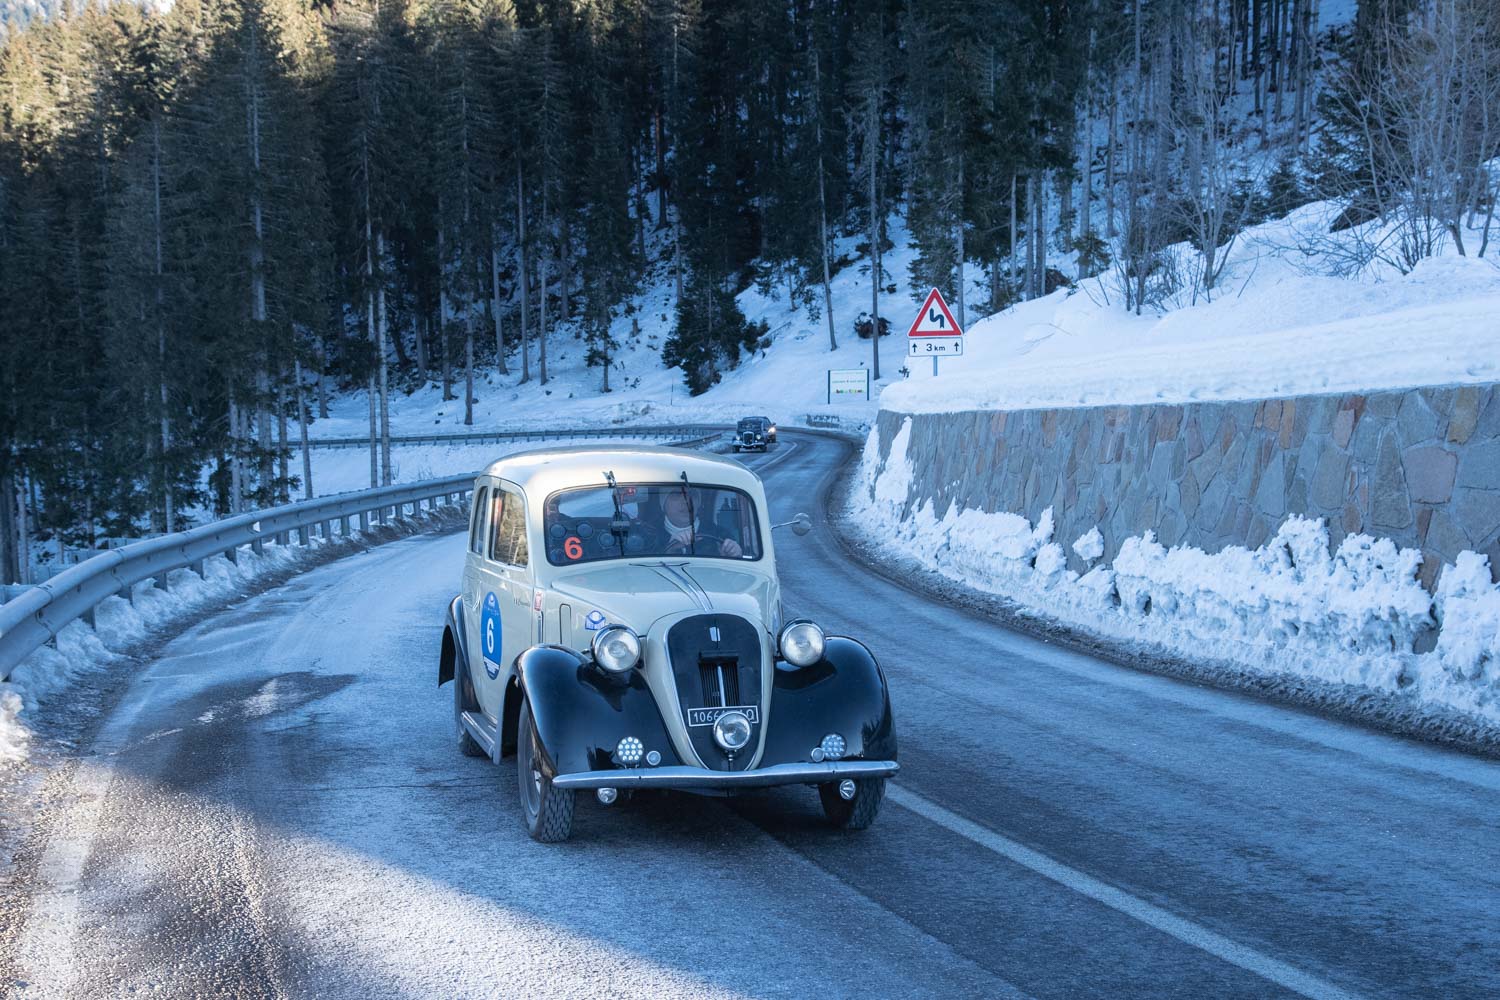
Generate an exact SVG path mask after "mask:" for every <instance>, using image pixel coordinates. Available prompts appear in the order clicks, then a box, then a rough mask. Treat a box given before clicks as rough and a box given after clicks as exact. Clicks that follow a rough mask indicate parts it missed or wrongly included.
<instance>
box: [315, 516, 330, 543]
mask: <svg viewBox="0 0 1500 1000" xmlns="http://www.w3.org/2000/svg"><path fill="white" fill-rule="evenodd" d="M331 534H333V523H332V522H331V521H319V522H318V535H319V537H321V538H322V539H323V541H325V542H326V541H328V536H329V535H331Z"/></svg>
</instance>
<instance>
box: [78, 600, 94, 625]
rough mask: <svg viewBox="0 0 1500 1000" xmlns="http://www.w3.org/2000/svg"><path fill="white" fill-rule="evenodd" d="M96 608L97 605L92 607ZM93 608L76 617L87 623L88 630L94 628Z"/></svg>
mask: <svg viewBox="0 0 1500 1000" xmlns="http://www.w3.org/2000/svg"><path fill="white" fill-rule="evenodd" d="M97 607H98V605H95V606H94V608H97ZM94 608H89V609H88V610H87V611H85V612H84V613H83V614H81V615H79V616H78V617H79V618H82V619H83V620H84V621H85V622H87V623H88V626H89V628H93V627H94Z"/></svg>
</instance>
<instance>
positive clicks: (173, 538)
mask: <svg viewBox="0 0 1500 1000" xmlns="http://www.w3.org/2000/svg"><path fill="white" fill-rule="evenodd" d="M631 430H632V431H633V433H631V434H627V433H625V432H624V431H621V433H619V434H618V435H609V436H619V437H626V436H632V437H646V436H649V437H671V438H676V440H674V441H673V442H672V443H673V444H674V445H677V446H686V445H692V444H697V443H700V442H702V441H705V440H709V439H712V438H715V437H718V436H719V435H720V434H722V433H723V431H724V428H723V427H716V426H711V425H707V424H694V425H686V426H679V427H655V428H632V429H631ZM551 433H552V434H554V435H555V434H556V433H557V432H551ZM567 433H569V434H572V435H574V436H580V437H594V436H598V435H596V433H595V432H594V431H581V432H579V431H570V432H567ZM518 436H519V435H511V436H507V437H498V438H494V440H516V439H517V437H518ZM533 439H535V438H533ZM523 440H524V438H523ZM362 443H363V444H364V445H368V444H369V442H368V441H364V442H362ZM473 487H474V473H472V472H467V473H464V474H463V475H459V476H447V477H445V478H442V479H428V480H425V481H423V482H420V483H409V484H405V485H398V486H383V487H380V488H378V489H372V490H361V491H359V492H355V493H342V494H338V495H336V496H331V497H320V498H318V499H315V500H304V501H302V502H300V503H293V504H286V505H284V506H281V507H270V508H267V509H265V510H259V511H252V512H250V513H248V514H240V515H237V516H235V517H229V518H225V519H224V520H222V521H214V522H212V523H211V524H205V525H202V526H200V527H197V528H192V529H190V530H188V531H179V532H176V533H175V534H171V535H159V536H157V537H155V538H148V539H144V540H142V541H139V542H131V543H130V544H129V545H122V546H121V547H119V548H117V549H112V550H110V551H108V552H103V553H100V554H99V555H97V556H94V557H92V558H90V559H86V560H84V561H83V562H81V563H78V564H77V565H75V566H70V567H68V568H67V569H65V570H63V571H62V572H60V573H58V574H57V575H56V576H54V577H52V578H51V579H49V580H47V581H46V582H45V583H40V584H37V585H36V586H34V587H27V588H24V589H21V590H20V591H19V593H16V594H15V596H14V597H13V599H11V600H9V601H8V602H6V603H4V604H0V681H3V680H7V679H9V677H10V673H11V671H12V670H14V669H15V668H16V666H17V665H18V664H19V663H20V662H21V661H22V660H24V659H25V658H26V657H28V656H30V655H31V653H32V652H33V651H35V650H36V649H37V648H38V647H40V646H42V645H43V644H45V643H47V642H48V641H50V640H52V639H54V638H56V637H57V634H58V632H60V631H62V629H63V628H64V627H65V626H67V625H68V624H70V623H72V622H73V621H76V620H77V619H79V618H86V619H91V618H92V615H93V611H94V609H95V608H96V607H98V605H99V603H100V602H101V601H103V600H105V599H106V598H109V597H112V596H114V595H116V594H123V595H125V596H128V595H129V594H130V592H131V588H133V587H134V586H135V585H136V584H138V583H140V582H142V581H144V580H150V579H154V580H155V581H156V583H157V585H158V586H161V587H165V586H166V579H167V574H168V573H170V572H172V571H173V570H178V569H187V568H189V567H191V568H193V569H195V570H196V571H197V572H198V573H199V575H200V576H201V575H202V573H203V560H205V559H207V558H209V557H210V556H217V555H225V556H228V557H229V559H230V560H231V561H233V560H235V559H237V558H238V553H239V550H240V548H241V547H242V546H246V545H249V546H251V547H252V549H254V550H255V551H257V552H259V551H260V550H261V549H262V547H263V546H264V544H265V542H266V540H267V539H274V540H276V541H278V542H280V543H282V544H285V543H286V542H287V540H288V539H289V538H290V536H291V534H292V533H293V532H295V533H296V534H297V536H298V540H299V542H300V543H301V544H302V545H308V544H310V542H311V538H312V533H313V531H314V530H317V531H318V533H319V535H320V536H321V537H323V538H330V537H332V536H333V522H335V521H337V522H339V525H340V528H341V533H342V534H343V535H349V534H350V532H351V528H350V523H349V522H350V519H351V518H355V517H357V518H358V519H359V527H360V530H361V531H363V530H367V529H368V528H369V526H370V519H371V518H372V517H374V518H375V519H376V520H378V521H379V522H381V523H384V522H385V520H386V514H387V512H390V513H391V515H392V516H393V517H396V518H402V517H405V516H406V510H407V508H408V507H410V508H411V512H412V515H413V516H415V514H416V512H417V510H418V509H419V508H420V507H421V505H422V504H424V503H425V504H426V505H427V507H428V509H429V510H431V509H435V508H436V507H438V506H442V505H446V504H456V503H462V502H463V501H464V500H465V498H466V497H467V496H468V494H469V493H470V492H471V491H472V490H473ZM6 593H7V594H11V593H14V590H13V589H9V588H8V589H7V590H6Z"/></svg>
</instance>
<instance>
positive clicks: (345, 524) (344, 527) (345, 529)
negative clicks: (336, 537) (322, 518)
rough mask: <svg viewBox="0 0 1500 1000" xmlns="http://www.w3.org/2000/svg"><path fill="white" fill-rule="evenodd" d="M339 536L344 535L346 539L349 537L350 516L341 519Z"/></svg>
mask: <svg viewBox="0 0 1500 1000" xmlns="http://www.w3.org/2000/svg"><path fill="white" fill-rule="evenodd" d="M339 534H341V535H343V536H344V537H345V538H348V537H349V515H348V514H345V515H344V516H343V517H341V518H339Z"/></svg>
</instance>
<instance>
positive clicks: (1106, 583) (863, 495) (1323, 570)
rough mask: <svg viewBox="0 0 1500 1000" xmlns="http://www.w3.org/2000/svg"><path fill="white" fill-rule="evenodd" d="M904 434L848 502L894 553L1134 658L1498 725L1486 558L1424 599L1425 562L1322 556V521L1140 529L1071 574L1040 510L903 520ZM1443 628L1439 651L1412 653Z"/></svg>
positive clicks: (1387, 550)
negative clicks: (1208, 541) (1244, 537)
mask: <svg viewBox="0 0 1500 1000" xmlns="http://www.w3.org/2000/svg"><path fill="white" fill-rule="evenodd" d="M910 425H911V421H910V420H907V421H904V422H903V424H902V427H901V430H900V431H899V432H898V433H897V435H896V436H895V437H894V438H893V439H892V442H891V451H890V455H889V457H888V459H887V460H886V461H885V462H884V463H881V462H880V461H879V459H878V454H877V443H876V440H875V437H874V435H872V436H871V440H870V442H869V443H868V444H867V445H866V449H865V458H864V462H863V465H862V469H861V473H862V480H861V482H859V483H857V484H856V488H855V490H854V491H853V496H852V498H851V508H852V509H851V511H850V514H851V515H852V516H853V517H854V518H855V519H856V520H857V521H859V522H860V523H861V524H863V525H864V526H866V528H867V529H868V537H870V538H871V539H876V540H879V543H880V544H883V545H885V546H888V547H889V549H890V550H891V551H892V552H893V554H895V555H898V556H902V557H906V558H910V559H914V560H918V561H920V562H921V563H923V564H925V565H928V566H931V567H932V568H934V569H935V570H937V571H938V572H939V573H941V574H943V575H944V576H946V577H948V578H950V579H953V580H956V581H958V582H960V583H963V584H965V585H968V586H971V587H974V588H975V589H977V590H981V591H984V592H988V593H992V594H998V595H1001V596H1004V597H1005V598H1007V599H1009V600H1011V601H1013V602H1015V603H1016V604H1018V605H1019V606H1021V607H1023V608H1025V609H1026V610H1028V611H1029V612H1030V613H1033V614H1035V615H1037V616H1039V617H1042V618H1045V619H1048V620H1053V621H1057V622H1060V623H1062V624H1064V625H1067V626H1069V627H1071V628H1074V629H1078V630H1080V631H1081V632H1084V633H1086V634H1089V635H1092V636H1095V637H1097V638H1102V639H1106V640H1109V641H1112V642H1115V643H1123V644H1124V645H1126V646H1127V647H1128V648H1134V649H1140V650H1145V651H1150V652H1155V653H1159V654H1166V655H1170V656H1174V657H1181V658H1184V659H1188V660H1190V661H1192V662H1195V663H1197V662H1201V661H1202V659H1203V650H1205V649H1212V650H1213V651H1214V656H1215V657H1216V658H1217V659H1218V660H1220V661H1222V663H1223V664H1224V665H1227V666H1229V667H1231V668H1232V669H1236V670H1239V671H1242V672H1248V673H1255V674H1266V675H1288V674H1289V675H1295V676H1300V677H1305V678H1310V679H1314V680H1317V681H1322V682H1330V683H1334V684H1344V685H1351V686H1353V687H1354V688H1355V689H1358V690H1363V691H1370V690H1373V691H1378V692H1382V693H1384V694H1387V695H1398V694H1399V696H1401V697H1403V698H1409V699H1414V700H1416V701H1418V702H1420V703H1422V704H1424V705H1429V706H1435V707H1440V708H1443V709H1453V710H1457V711H1460V712H1464V713H1468V714H1471V715H1474V716H1477V717H1479V718H1482V719H1485V720H1487V721H1489V722H1493V723H1500V586H1497V585H1495V584H1493V583H1491V582H1490V571H1489V564H1488V561H1487V559H1486V558H1485V557H1484V556H1482V555H1476V554H1475V553H1472V552H1465V553H1463V554H1462V555H1460V556H1459V558H1458V560H1457V564H1456V565H1454V566H1449V567H1447V568H1446V569H1445V570H1444V572H1443V574H1442V578H1441V583H1440V586H1439V588H1438V592H1437V594H1436V595H1432V594H1429V593H1427V591H1426V590H1424V589H1423V588H1422V586H1421V585H1420V584H1419V583H1418V582H1417V569H1418V567H1419V565H1420V563H1421V553H1420V552H1419V551H1417V550H1415V549H1402V548H1398V547H1397V546H1396V545H1395V544H1394V543H1392V542H1391V541H1390V540H1389V539H1377V538H1372V537H1370V536H1368V535H1350V536H1348V537H1346V538H1345V539H1344V540H1343V541H1342V542H1341V543H1340V544H1339V546H1338V548H1337V549H1336V550H1334V551H1332V552H1330V550H1329V544H1328V532H1327V530H1326V528H1325V526H1324V524H1323V522H1322V521H1321V520H1310V519H1307V518H1303V517H1299V516H1295V515H1294V516H1292V517H1289V518H1287V520H1286V521H1285V522H1283V523H1282V525H1281V526H1280V528H1279V530H1278V531H1277V532H1276V534H1275V536H1274V537H1273V538H1272V539H1271V540H1270V541H1268V542H1267V543H1266V544H1265V545H1263V546H1261V547H1260V548H1258V549H1255V550H1253V551H1252V550H1248V549H1245V548H1241V547H1230V548H1226V549H1224V550H1223V551H1221V552H1216V553H1212V554H1210V553H1207V552H1204V551H1203V550H1202V549H1198V548H1193V547H1190V546H1179V547H1173V548H1166V547H1164V546H1162V545H1161V544H1160V543H1158V542H1157V541H1156V539H1155V537H1154V535H1153V534H1152V533H1151V532H1147V533H1145V534H1144V535H1142V536H1139V537H1135V538H1130V539H1127V540H1126V541H1125V542H1124V543H1123V544H1122V546H1121V549H1120V553H1119V555H1118V556H1117V557H1116V558H1115V560H1114V562H1113V564H1110V565H1102V564H1101V565H1099V566H1096V567H1094V568H1093V569H1091V570H1089V572H1087V573H1085V574H1083V575H1082V576H1080V575H1079V574H1077V573H1075V572H1073V571H1071V570H1069V569H1068V568H1067V566H1066V562H1065V559H1064V557H1063V549H1062V546H1061V544H1060V543H1059V542H1058V541H1056V540H1054V539H1053V537H1052V536H1053V517H1052V511H1051V509H1050V508H1049V509H1048V510H1046V511H1045V512H1044V513H1043V514H1042V516H1041V518H1040V520H1039V522H1038V523H1037V524H1035V525H1033V524H1031V523H1030V521H1028V520H1027V519H1026V518H1024V517H1021V516H1019V515H1017V514H1011V513H1005V512H998V513H985V512H983V511H978V510H965V511H958V510H957V509H956V508H954V507H949V509H948V510H946V511H945V512H943V513H942V514H941V516H939V515H938V514H937V513H936V512H935V511H933V510H932V509H931V507H930V505H927V504H925V503H921V504H918V505H917V506H915V507H914V508H913V509H911V510H909V511H908V510H906V509H905V508H906V504H907V497H908V492H907V490H908V486H909V484H910V482H911V479H912V475H913V472H912V467H911V462H910V461H909V459H908V458H907V445H908V442H909V441H910ZM1101 542H1102V540H1101V539H1100V538H1099V537H1098V532H1097V529H1093V530H1091V531H1089V532H1087V533H1085V534H1084V535H1083V536H1082V537H1080V538H1079V539H1077V540H1075V541H1074V543H1073V545H1074V551H1075V552H1077V553H1078V555H1079V556H1080V558H1083V559H1084V560H1085V561H1092V560H1094V559H1097V558H1098V557H1099V556H1100V555H1102V553H1103V546H1102V543H1101ZM1439 625H1441V632H1440V633H1439V635H1438V639H1437V643H1436V647H1435V648H1434V649H1433V650H1432V651H1431V652H1425V653H1417V652H1415V649H1416V648H1418V646H1419V645H1421V639H1422V637H1423V635H1424V633H1430V631H1431V630H1432V629H1433V628H1435V627H1438V626H1439Z"/></svg>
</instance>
